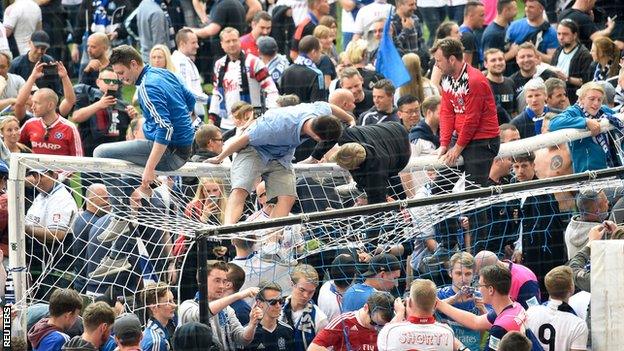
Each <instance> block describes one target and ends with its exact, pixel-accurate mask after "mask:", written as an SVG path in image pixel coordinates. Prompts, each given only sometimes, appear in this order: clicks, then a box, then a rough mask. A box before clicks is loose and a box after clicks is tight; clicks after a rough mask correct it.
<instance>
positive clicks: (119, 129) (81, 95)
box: [74, 84, 130, 157]
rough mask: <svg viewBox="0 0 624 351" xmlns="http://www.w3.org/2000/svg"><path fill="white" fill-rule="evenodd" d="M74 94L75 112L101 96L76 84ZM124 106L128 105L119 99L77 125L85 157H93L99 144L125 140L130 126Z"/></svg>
mask: <svg viewBox="0 0 624 351" xmlns="http://www.w3.org/2000/svg"><path fill="white" fill-rule="evenodd" d="M74 93H75V94H76V110H77V109H81V108H83V107H86V106H89V105H91V104H93V103H95V102H97V101H99V100H100V99H101V98H102V95H103V93H102V91H101V90H99V89H97V88H93V87H90V86H87V85H85V84H77V85H76V86H75V87H74ZM126 106H128V103H127V102H125V101H122V100H121V97H119V98H118V99H117V103H116V104H115V105H114V106H112V107H111V108H107V109H102V110H99V111H97V112H96V113H95V115H93V116H91V117H89V119H88V120H86V121H84V122H82V123H80V124H78V132H79V133H80V140H81V141H82V149H83V152H84V155H85V156H87V157H91V156H93V150H94V149H95V148H96V147H97V146H98V145H100V144H105V143H111V142H115V141H123V140H126V131H127V129H128V124H130V117H129V116H128V114H127V113H126Z"/></svg>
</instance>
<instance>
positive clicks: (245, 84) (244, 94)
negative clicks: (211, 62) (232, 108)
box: [217, 51, 251, 111]
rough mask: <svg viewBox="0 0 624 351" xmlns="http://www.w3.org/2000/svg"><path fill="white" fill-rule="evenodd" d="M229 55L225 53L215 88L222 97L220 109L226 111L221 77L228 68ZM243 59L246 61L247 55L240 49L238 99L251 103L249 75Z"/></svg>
mask: <svg viewBox="0 0 624 351" xmlns="http://www.w3.org/2000/svg"><path fill="white" fill-rule="evenodd" d="M230 61H231V60H230V56H229V55H225V63H224V64H223V66H221V68H219V75H218V78H217V84H218V85H217V89H219V93H220V94H221V96H222V97H223V98H222V99H221V111H227V109H226V106H225V90H224V89H223V78H224V77H225V72H226V71H227V69H228V66H229V64H230ZM245 61H247V57H246V56H245V53H243V52H242V51H241V53H240V57H239V62H240V75H241V86H240V91H239V94H240V100H241V101H245V102H247V103H250V104H251V96H250V95H249V77H247V66H246V65H245Z"/></svg>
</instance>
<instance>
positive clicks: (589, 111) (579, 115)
mask: <svg viewBox="0 0 624 351" xmlns="http://www.w3.org/2000/svg"><path fill="white" fill-rule="evenodd" d="M577 95H578V97H579V99H578V102H577V103H576V104H574V105H572V106H570V107H568V108H567V109H566V110H565V111H563V113H561V114H560V115H559V116H557V117H555V118H554V119H553V120H552V121H550V125H549V128H548V129H549V130H550V131H551V132H552V131H555V130H560V129H565V128H577V129H587V130H589V131H590V132H591V136H590V137H587V138H583V139H580V140H575V141H573V142H570V144H569V146H570V152H571V153H572V166H573V168H574V172H575V173H580V172H585V171H588V170H598V169H604V168H607V167H614V166H619V165H620V162H619V158H618V156H617V149H618V145H617V141H616V140H614V139H613V138H612V136H611V134H610V133H608V132H602V131H601V127H600V124H601V123H600V121H601V119H603V118H604V119H607V120H608V121H609V123H610V124H612V125H614V126H615V127H616V128H618V129H619V130H622V128H624V124H622V122H621V121H620V120H619V119H617V118H615V117H614V116H613V115H614V114H615V112H614V111H613V110H611V109H610V108H608V107H607V106H606V105H604V97H605V91H604V88H603V87H602V86H601V85H600V84H598V83H596V82H589V83H585V84H583V85H582V86H581V88H580V89H579V90H578V91H577Z"/></svg>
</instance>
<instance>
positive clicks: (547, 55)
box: [538, 49, 557, 63]
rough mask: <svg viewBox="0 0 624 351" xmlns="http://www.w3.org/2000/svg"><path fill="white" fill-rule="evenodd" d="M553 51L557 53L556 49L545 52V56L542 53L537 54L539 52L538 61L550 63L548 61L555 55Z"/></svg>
mask: <svg viewBox="0 0 624 351" xmlns="http://www.w3.org/2000/svg"><path fill="white" fill-rule="evenodd" d="M555 51H557V49H548V50H546V53H545V54H544V53H542V52H539V51H538V53H539V56H540V59H541V60H542V62H544V63H550V61H552V57H553V55H554V54H555Z"/></svg>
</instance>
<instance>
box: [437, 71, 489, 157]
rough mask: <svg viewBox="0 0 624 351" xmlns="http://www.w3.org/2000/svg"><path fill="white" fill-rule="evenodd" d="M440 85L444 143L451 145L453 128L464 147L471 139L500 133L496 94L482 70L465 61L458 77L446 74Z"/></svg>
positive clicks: (441, 134) (441, 135) (441, 140)
mask: <svg viewBox="0 0 624 351" xmlns="http://www.w3.org/2000/svg"><path fill="white" fill-rule="evenodd" d="M441 85H442V102H441V104H440V145H441V146H448V145H449V143H450V141H451V135H452V134H453V132H456V133H457V135H458V138H457V145H459V146H462V147H465V146H466V145H468V143H469V142H471V141H472V140H481V139H491V138H494V137H498V133H499V130H498V116H497V114H496V104H495V103H494V94H493V93H492V88H490V84H489V83H488V81H487V78H485V76H484V75H483V73H481V72H480V71H479V70H477V69H475V68H473V67H472V66H470V65H469V64H467V63H466V64H464V68H463V69H462V72H461V74H460V75H459V78H457V79H453V78H451V77H445V78H444V79H443V80H442V83H441Z"/></svg>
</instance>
